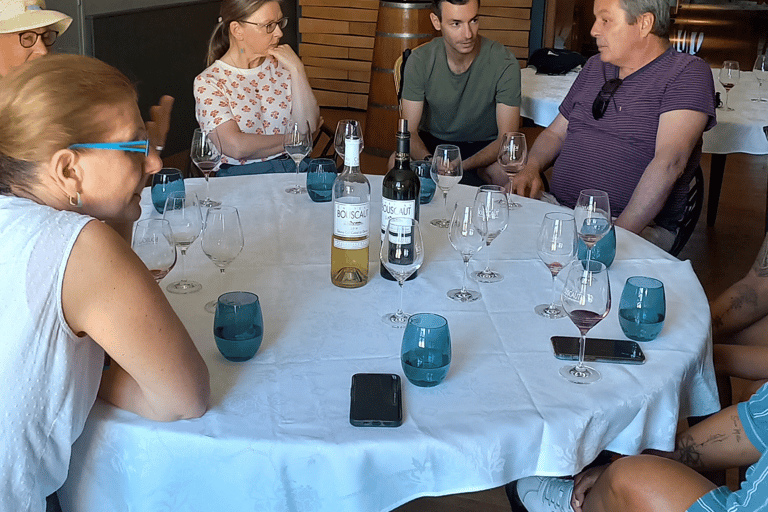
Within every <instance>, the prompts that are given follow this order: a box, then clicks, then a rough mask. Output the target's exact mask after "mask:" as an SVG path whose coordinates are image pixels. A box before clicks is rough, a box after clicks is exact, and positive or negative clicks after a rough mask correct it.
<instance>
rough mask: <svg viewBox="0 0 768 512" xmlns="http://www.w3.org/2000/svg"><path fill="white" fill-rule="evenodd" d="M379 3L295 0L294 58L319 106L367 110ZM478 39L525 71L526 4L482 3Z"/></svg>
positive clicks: (520, 0) (519, 0)
mask: <svg viewBox="0 0 768 512" xmlns="http://www.w3.org/2000/svg"><path fill="white" fill-rule="evenodd" d="M379 4H380V3H379V0H354V1H350V0H299V6H300V15H301V16H300V19H299V33H300V41H301V44H300V45H299V55H300V56H301V58H302V61H303V62H304V64H305V67H306V69H307V75H308V76H309V78H310V84H311V85H312V89H313V90H314V91H315V96H316V97H317V100H318V102H319V103H320V105H321V106H324V107H341V108H353V109H360V110H366V109H367V107H368V92H369V89H370V82H371V61H372V59H373V54H374V52H373V48H374V43H375V41H376V37H375V35H376V23H377V18H378V13H379ZM480 14H481V21H480V27H481V30H480V34H482V35H483V36H485V37H488V38H489V39H494V40H496V41H499V42H500V43H502V44H504V45H505V46H507V48H509V50H510V51H511V52H512V53H513V54H514V55H515V56H516V57H517V58H518V60H520V65H521V66H522V67H524V66H525V64H526V60H527V58H528V37H529V32H530V28H531V0H482V7H481V8H480Z"/></svg>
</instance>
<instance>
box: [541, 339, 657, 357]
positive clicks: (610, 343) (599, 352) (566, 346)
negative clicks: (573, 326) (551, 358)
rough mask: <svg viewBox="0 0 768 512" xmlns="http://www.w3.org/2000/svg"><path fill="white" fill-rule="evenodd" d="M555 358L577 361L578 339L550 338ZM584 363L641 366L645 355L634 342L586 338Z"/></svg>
mask: <svg viewBox="0 0 768 512" xmlns="http://www.w3.org/2000/svg"><path fill="white" fill-rule="evenodd" d="M551 340H552V348H553V349H554V350H555V357H556V358H558V359H565V360H568V361H576V360H578V359H579V338H578V337H576V336H552V338H551ZM584 361H589V362H597V363H622V364H643V363H645V354H644V353H643V349H641V348H640V345H639V344H638V343H637V342H636V341H632V340H611V339H605V338H587V340H586V343H585V344H584Z"/></svg>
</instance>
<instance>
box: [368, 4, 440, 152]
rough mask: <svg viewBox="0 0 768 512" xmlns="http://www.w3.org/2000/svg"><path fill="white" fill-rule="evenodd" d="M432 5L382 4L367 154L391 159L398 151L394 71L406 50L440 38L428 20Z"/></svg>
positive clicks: (369, 108)
mask: <svg viewBox="0 0 768 512" xmlns="http://www.w3.org/2000/svg"><path fill="white" fill-rule="evenodd" d="M431 5H432V4H431V2H385V1H381V2H379V17H378V19H377V21H376V38H375V39H374V42H373V59H372V61H371V85H370V89H369V92H368V111H367V113H366V116H365V133H364V134H363V137H364V141H365V151H366V152H368V153H370V154H372V155H377V156H386V157H388V156H389V155H390V154H391V153H392V152H393V151H394V150H395V146H396V144H395V132H396V131H397V120H398V118H399V117H400V112H399V108H398V103H397V91H395V82H394V70H393V67H394V65H395V61H396V60H397V58H398V57H400V56H401V55H402V54H403V51H405V50H406V49H407V48H415V47H416V46H419V45H420V44H422V43H425V42H427V41H429V40H431V39H432V38H433V37H435V36H436V35H438V34H437V32H436V31H435V29H434V27H433V26H432V22H431V21H430V19H429V13H431V12H432V8H431Z"/></svg>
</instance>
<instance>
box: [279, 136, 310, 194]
mask: <svg viewBox="0 0 768 512" xmlns="http://www.w3.org/2000/svg"><path fill="white" fill-rule="evenodd" d="M283 149H285V152H286V153H288V156H290V157H291V158H292V159H293V161H294V162H295V163H296V184H295V185H294V186H292V187H289V188H287V189H285V191H286V192H288V193H289V194H303V193H304V192H306V191H307V189H306V188H304V187H302V186H301V185H300V184H299V166H300V165H301V161H302V160H304V158H305V157H306V156H307V155H308V154H309V152H310V151H312V132H311V130H310V129H309V123H307V125H306V126H303V125H302V123H297V122H291V123H288V130H287V131H286V132H285V139H284V140H283Z"/></svg>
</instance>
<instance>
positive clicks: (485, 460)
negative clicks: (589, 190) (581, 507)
mask: <svg viewBox="0 0 768 512" xmlns="http://www.w3.org/2000/svg"><path fill="white" fill-rule="evenodd" d="M368 178H369V180H370V182H371V189H372V194H371V209H370V211H371V215H370V226H371V250H370V273H369V281H368V283H367V284H366V285H365V286H363V287H361V288H358V289H342V288H338V287H336V286H334V285H332V284H331V280H330V248H331V230H332V222H333V219H332V214H333V205H332V203H314V202H312V201H310V199H309V198H308V196H307V195H306V194H304V195H300V196H295V195H290V194H286V193H285V192H284V189H285V188H286V186H288V185H291V184H293V183H294V181H295V179H296V177H295V176H294V175H291V174H274V175H261V176H241V177H227V178H216V179H212V180H211V183H210V191H211V197H212V198H213V199H217V200H219V201H221V202H222V203H224V204H226V205H231V206H235V207H237V208H238V210H239V212H240V218H241V222H242V225H243V230H244V232H245V247H244V249H243V251H242V253H241V254H240V255H239V256H238V257H237V259H235V260H234V262H233V263H232V264H231V265H230V266H229V267H228V269H227V271H226V274H225V275H224V276H223V278H222V276H221V275H219V274H220V273H219V271H218V269H217V267H215V266H214V265H213V263H211V262H210V261H209V260H208V259H207V258H206V256H205V255H204V254H203V252H202V250H201V248H200V242H199V241H197V242H195V243H194V244H193V245H192V246H191V248H190V250H189V252H188V255H187V273H188V276H189V277H190V278H193V279H195V280H197V281H199V282H201V283H202V285H203V289H202V291H200V292H198V293H192V294H188V295H173V294H167V297H168V300H169V301H170V303H171V305H172V306H173V308H174V310H175V311H176V313H177V314H178V315H179V317H180V318H181V320H182V321H183V323H184V325H185V326H186V328H187V330H188V331H189V333H190V335H191V337H192V339H193V340H194V342H195V344H196V346H197V348H198V350H199V351H200V353H201V354H202V356H203V358H204V359H205V361H206V363H207V365H208V369H209V371H210V376H211V405H210V409H209V410H208V411H207V412H206V413H205V415H203V416H202V417H201V418H198V419H192V420H182V421H175V422H170V423H160V422H155V421H150V420H147V419H144V418H142V417H139V416H137V415H135V414H133V413H130V412H127V411H124V410H120V409H118V408H115V407H113V406H111V405H109V404H107V403H105V402H102V401H100V400H98V401H97V402H96V404H95V406H94V407H93V410H92V411H91V414H90V416H89V418H88V421H87V423H86V425H85V429H84V431H83V434H82V435H81V436H80V438H79V439H78V440H77V442H76V443H75V445H74V447H73V450H72V458H71V464H70V470H69V476H68V478H67V481H66V483H65V485H64V487H63V488H62V489H61V490H60V491H59V496H60V501H61V503H62V508H63V510H64V511H65V512H87V511H94V512H95V511H103V510H111V511H150V510H151V511H174V512H176V511H214V510H216V511H218V510H226V511H246V510H247V511H253V510H258V511H280V512H283V511H290V512H305V511H306V512H309V511H312V512H317V511H329V512H330V511H333V512H343V511H349V512H352V511H354V512H364V511H386V510H392V509H393V508H396V507H397V506H399V505H401V504H403V503H405V502H408V501H410V500H413V499H415V498H418V497H421V496H437V495H445V494H453V493H461V492H469V491H476V490H482V489H490V488H494V487H498V486H500V485H503V484H505V483H507V482H510V481H512V480H515V479H518V478H521V477H525V476H530V475H569V474H573V473H575V472H577V471H579V470H580V469H582V468H583V467H584V466H585V465H586V464H588V463H589V462H591V461H592V460H593V459H594V458H595V456H596V455H597V454H598V453H599V452H600V451H602V450H612V451H614V452H618V453H623V454H634V453H638V452H640V451H642V450H643V449H646V448H654V449H658V450H670V449H672V447H673V444H674V438H675V432H676V428H677V425H678V421H679V420H680V419H681V418H684V417H687V416H700V415H704V414H708V413H712V412H714V411H716V410H717V409H718V408H719V406H718V399H717V390H716V385H715V378H714V371H713V366H712V357H711V335H710V314H709V308H708V303H707V298H706V296H705V294H704V291H703V289H702V287H701V285H700V283H699V281H698V279H697V278H696V275H695V274H694V272H693V269H692V267H691V265H690V262H688V261H679V260H677V259H676V258H674V257H672V256H670V255H668V254H667V253H665V252H663V251H662V250H660V249H658V248H657V247H655V246H654V245H652V244H650V243H649V242H646V241H645V240H643V239H642V238H640V237H638V236H636V235H634V234H632V233H629V232H627V231H624V230H622V229H620V228H617V251H616V259H615V261H614V262H613V265H612V266H611V267H610V269H609V276H610V281H611V292H612V297H613V298H612V304H613V307H612V309H611V311H610V313H609V314H608V316H607V317H606V318H605V319H604V320H602V321H601V322H600V323H599V324H598V325H597V326H596V327H595V328H594V329H593V330H592V331H591V332H590V335H592V336H595V337H607V338H624V335H623V334H622V331H621V328H620V326H619V322H618V317H617V304H618V300H619V296H620V294H621V291H622V287H623V285H624V282H625V281H626V279H627V278H628V277H629V276H633V275H645V276H650V277H655V278H658V279H660V280H661V281H662V282H663V283H664V286H665V290H666V301H667V313H666V320H665V324H664V328H663V330H662V331H661V334H660V335H659V337H658V338H657V339H656V340H654V341H652V342H648V343H643V344H642V349H643V351H644V352H645V355H646V358H647V360H646V362H645V364H642V365H623V364H608V363H593V364H594V366H595V367H596V368H598V369H599V371H600V372H601V373H602V379H601V380H600V381H598V382H596V383H593V384H590V385H578V384H573V383H571V382H568V381H566V380H565V379H564V378H563V377H561V376H560V374H559V373H558V370H559V369H560V368H561V367H562V366H563V365H564V364H568V363H566V362H564V361H562V360H559V359H556V358H555V357H554V353H553V349H552V345H551V343H550V336H553V335H566V336H577V335H578V330H577V328H576V327H575V326H574V324H573V323H572V322H571V320H570V319H568V318H567V317H566V318H561V319H557V320H550V319H546V318H543V317H541V316H538V315H537V314H536V313H535V312H534V307H535V306H536V305H537V304H540V303H543V302H548V301H549V299H550V297H551V293H552V290H551V286H552V279H551V275H550V273H549V270H548V269H547V267H546V266H545V265H544V264H543V263H542V262H541V261H540V259H539V257H538V255H537V252H536V246H535V240H536V236H537V232H538V230H539V226H540V224H541V221H542V218H543V217H544V215H545V214H546V213H547V212H550V211H555V210H560V209H563V208H561V207H558V206H552V205H550V204H547V203H544V202H540V201H536V200H531V199H527V198H516V200H517V202H519V203H521V204H522V207H521V208H518V209H515V210H511V211H510V215H509V224H508V227H507V229H506V230H505V231H504V232H503V233H502V234H501V235H500V236H499V237H498V238H497V239H496V240H495V241H494V242H493V243H492V245H491V247H490V250H491V266H492V267H493V268H494V269H495V270H497V271H500V272H501V273H502V274H503V275H504V279H503V281H501V282H499V283H493V284H478V283H475V282H473V281H470V286H471V287H473V288H475V289H477V290H479V291H480V292H481V294H482V297H481V299H479V300H477V301H475V302H470V303H459V302H455V301H452V300H450V299H449V298H448V297H447V295H446V292H447V291H448V290H449V289H450V288H456V287H458V286H460V285H461V281H462V274H463V272H464V264H463V262H462V260H461V257H460V255H459V254H458V253H457V252H456V251H455V250H454V249H453V247H452V246H451V244H450V242H449V239H448V230H447V229H441V228H437V227H434V226H431V225H430V224H429V221H430V220H431V219H434V218H437V217H442V216H443V215H445V214H446V212H445V210H444V207H443V199H442V197H441V196H440V191H439V190H438V194H437V196H436V197H435V198H434V200H433V201H432V202H431V203H430V204H426V205H422V206H421V223H420V224H421V231H422V236H423V240H424V247H425V261H424V265H423V266H422V267H421V269H420V270H419V273H418V276H417V277H416V279H414V280H413V281H408V282H406V283H405V288H404V299H403V304H404V309H405V311H406V312H407V313H416V312H431V313H437V314H440V315H442V316H444V317H445V318H446V319H447V320H448V324H449V328H450V334H451V339H452V354H453V357H452V362H451V366H450V370H449V372H448V375H447V377H446V379H445V381H443V382H442V383H441V384H440V385H438V386H436V387H433V388H420V387H416V386H414V385H412V384H411V383H410V382H408V381H407V380H406V379H405V376H404V374H403V371H402V368H401V363H400V345H401V341H402V336H403V330H402V329H398V328H393V327H390V326H389V325H386V324H385V323H384V322H382V316H383V315H384V314H385V313H389V312H393V311H394V310H395V309H396V308H397V305H398V302H399V297H398V285H397V283H396V282H392V281H387V280H385V279H383V278H381V277H380V276H379V264H378V250H377V249H378V247H379V243H378V241H379V234H378V233H379V231H378V230H379V228H378V226H379V219H380V213H379V212H380V210H381V193H380V191H381V183H382V177H381V176H368ZM186 187H187V191H188V192H190V191H195V190H196V191H197V193H198V194H203V193H204V190H205V188H204V182H203V181H202V179H188V180H186ZM475 191H476V189H473V188H471V187H467V186H464V185H458V186H456V187H454V189H453V190H451V191H450V193H449V196H448V203H449V204H450V205H452V204H454V203H455V202H460V203H463V202H466V203H467V204H471V203H472V201H473V198H474V195H475ZM142 208H143V212H144V217H158V216H159V215H158V214H157V213H156V212H155V211H154V209H153V208H152V205H151V201H150V198H149V191H148V190H145V192H144V194H143V198H142ZM486 251H487V248H484V249H483V250H481V251H480V252H479V253H478V254H477V255H476V256H475V258H473V260H472V262H471V263H470V266H471V268H473V269H478V268H481V267H482V266H484V265H485V262H486ZM179 277H180V265H177V266H176V268H175V269H173V270H172V271H171V273H170V274H169V275H168V276H167V277H166V278H165V279H164V280H163V281H162V282H161V283H160V285H161V286H163V289H165V286H166V285H167V284H168V283H169V282H171V281H174V280H176V279H178V278H179ZM558 286H560V287H562V284H561V279H558ZM231 290H245V291H251V292H254V293H256V294H258V296H259V298H260V302H261V306H262V310H263V317H264V341H263V343H262V345H261V348H260V349H259V351H258V353H257V354H256V355H255V356H254V357H253V358H252V359H251V360H249V361H246V362H240V363H233V362H229V361H227V360H226V359H224V358H223V357H222V356H221V354H220V353H219V351H218V350H217V348H216V344H215V342H214V338H213V332H212V329H213V315H212V314H210V313H207V312H206V311H205V310H204V305H205V303H206V302H207V301H209V300H211V299H212V298H215V297H217V296H218V295H219V294H220V293H222V292H224V291H231ZM148 314H151V310H150V311H148ZM570 364H572V363H570ZM368 372H382V373H395V374H398V375H400V376H401V377H402V384H403V409H404V421H403V423H402V425H401V426H400V427H397V428H382V427H355V426H352V425H351V424H350V422H349V407H350V382H351V377H352V375H353V374H355V373H368Z"/></svg>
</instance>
